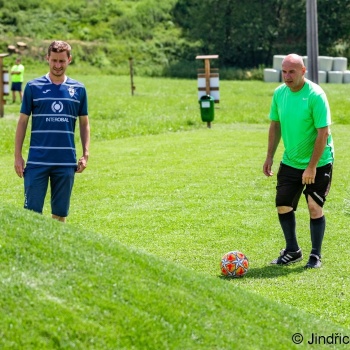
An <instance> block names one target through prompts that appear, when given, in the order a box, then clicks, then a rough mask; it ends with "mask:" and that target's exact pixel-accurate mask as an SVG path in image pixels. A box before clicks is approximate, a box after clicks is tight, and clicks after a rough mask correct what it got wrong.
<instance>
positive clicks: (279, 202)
mask: <svg viewBox="0 0 350 350" xmlns="http://www.w3.org/2000/svg"><path fill="white" fill-rule="evenodd" d="M332 170H333V164H332V163H330V164H327V165H324V166H322V167H319V168H317V170H316V177H315V183H313V184H310V185H303V183H302V175H303V173H304V171H305V170H303V169H296V168H293V167H290V166H288V165H285V164H282V163H281V164H280V168H279V170H278V173H277V186H276V207H281V206H286V207H292V208H293V209H294V211H295V210H297V207H298V203H299V199H300V196H301V194H302V193H304V195H305V198H306V201H307V197H308V196H310V197H312V199H313V200H314V201H315V202H316V203H317V204H318V205H319V206H320V207H323V205H324V203H325V201H326V196H327V195H328V192H329V190H330V187H331V183H332ZM303 190H304V191H303Z"/></svg>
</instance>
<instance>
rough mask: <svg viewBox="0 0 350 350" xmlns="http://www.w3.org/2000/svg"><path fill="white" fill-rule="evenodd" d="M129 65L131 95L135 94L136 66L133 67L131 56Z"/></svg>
mask: <svg viewBox="0 0 350 350" xmlns="http://www.w3.org/2000/svg"><path fill="white" fill-rule="evenodd" d="M129 67H130V84H131V95H132V96H134V90H135V85H134V67H133V59H132V57H129Z"/></svg>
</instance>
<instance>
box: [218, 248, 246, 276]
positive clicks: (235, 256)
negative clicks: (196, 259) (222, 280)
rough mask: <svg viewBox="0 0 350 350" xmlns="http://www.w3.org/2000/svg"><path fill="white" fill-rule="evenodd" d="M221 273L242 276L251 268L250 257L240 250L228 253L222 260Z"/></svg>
mask: <svg viewBox="0 0 350 350" xmlns="http://www.w3.org/2000/svg"><path fill="white" fill-rule="evenodd" d="M220 268H221V274H222V275H224V276H227V277H242V276H244V275H245V274H246V273H247V272H248V269H249V261H248V258H247V257H246V256H245V255H244V254H243V253H241V252H239V251H236V250H235V251H232V252H228V253H226V254H225V255H224V256H223V257H222V259H221V262H220Z"/></svg>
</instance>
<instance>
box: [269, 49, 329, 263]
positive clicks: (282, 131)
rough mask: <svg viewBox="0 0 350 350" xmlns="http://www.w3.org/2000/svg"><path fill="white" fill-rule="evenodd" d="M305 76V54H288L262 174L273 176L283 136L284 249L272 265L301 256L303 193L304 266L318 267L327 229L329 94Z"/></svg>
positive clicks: (280, 206)
mask: <svg viewBox="0 0 350 350" xmlns="http://www.w3.org/2000/svg"><path fill="white" fill-rule="evenodd" d="M305 72H306V68H305V66H304V63H303V59H302V57H301V56H298V55H296V54H290V55H288V56H286V57H285V58H284V60H283V62H282V75H283V79H284V84H282V85H280V86H279V87H278V88H277V89H276V90H275V91H274V94H273V98H272V103H271V109H270V116H269V117H270V120H271V123H270V128H269V137H268V150H267V156H266V160H265V163H264V165H263V172H264V174H265V175H266V176H272V175H273V172H272V164H273V158H274V155H275V152H276V150H277V147H278V144H279V142H280V140H281V138H282V140H283V144H284V148H285V149H284V153H283V157H282V161H281V164H280V167H279V170H278V173H277V186H276V207H277V213H278V218H279V222H280V224H281V228H282V231H283V233H284V238H285V241H286V248H285V249H283V250H282V251H281V253H280V256H279V257H278V258H277V259H275V260H273V261H272V262H271V263H272V264H277V265H289V264H291V263H294V262H297V261H300V260H302V258H303V254H302V251H301V249H300V247H299V245H298V242H297V236H296V220H295V214H294V212H295V211H296V209H297V206H298V202H299V199H300V196H301V194H302V193H304V195H305V198H306V202H307V206H308V209H309V214H310V235H311V243H312V249H311V253H310V256H309V260H308V262H307V264H306V265H305V268H318V267H320V266H321V246H322V241H323V236H324V232H325V227H326V220H325V216H324V213H323V205H324V203H325V200H326V196H327V195H328V192H329V189H330V186H331V180H332V169H333V162H334V147H333V139H332V135H331V132H330V125H331V113H330V109H329V105H328V101H327V97H326V94H325V92H324V91H323V90H322V88H321V87H320V86H319V85H317V84H315V83H313V82H311V81H310V80H308V79H306V78H305Z"/></svg>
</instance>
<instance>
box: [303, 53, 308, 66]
mask: <svg viewBox="0 0 350 350" xmlns="http://www.w3.org/2000/svg"><path fill="white" fill-rule="evenodd" d="M303 62H304V66H305V67H306V68H307V64H308V62H307V56H303Z"/></svg>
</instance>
